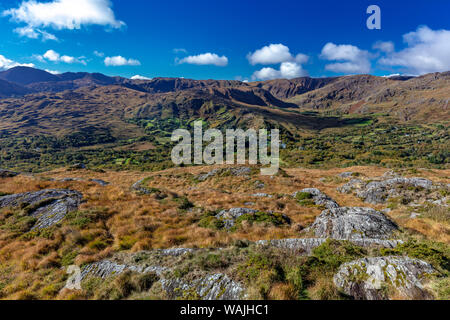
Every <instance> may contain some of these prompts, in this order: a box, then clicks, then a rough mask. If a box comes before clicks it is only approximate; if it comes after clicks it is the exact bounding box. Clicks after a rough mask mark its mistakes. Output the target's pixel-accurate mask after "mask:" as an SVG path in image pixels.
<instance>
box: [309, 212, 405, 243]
mask: <svg viewBox="0 0 450 320" xmlns="http://www.w3.org/2000/svg"><path fill="white" fill-rule="evenodd" d="M397 229H398V227H397V225H396V224H395V223H394V222H392V221H391V220H390V219H389V218H388V217H386V216H385V215H384V214H383V213H381V212H379V211H376V210H374V209H371V208H360V207H341V208H334V209H328V210H325V211H323V212H322V213H321V214H320V215H319V216H318V217H317V219H316V220H315V222H314V223H313V225H312V226H311V227H310V230H312V231H313V232H314V233H315V236H316V237H319V238H332V239H340V240H354V239H389V238H390V237H391V236H392V234H393V232H394V231H396V230H397Z"/></svg>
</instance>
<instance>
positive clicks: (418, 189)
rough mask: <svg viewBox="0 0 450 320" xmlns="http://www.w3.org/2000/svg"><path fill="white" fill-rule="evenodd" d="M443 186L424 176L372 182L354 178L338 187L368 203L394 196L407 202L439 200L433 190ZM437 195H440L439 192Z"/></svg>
mask: <svg viewBox="0 0 450 320" xmlns="http://www.w3.org/2000/svg"><path fill="white" fill-rule="evenodd" d="M379 179H385V178H384V177H381V178H379ZM441 187H442V188H444V189H445V186H438V185H436V186H435V185H433V182H432V181H431V180H428V179H424V178H389V179H386V180H381V181H370V182H368V181H363V180H361V179H353V180H351V181H349V182H348V183H346V184H345V185H343V186H342V187H340V188H338V191H339V192H341V193H352V192H353V193H355V194H356V195H357V196H358V197H359V198H361V199H362V200H364V201H365V202H366V203H370V204H383V203H386V202H387V201H389V200H390V199H393V198H402V199H404V201H406V202H414V201H420V200H427V199H432V200H438V199H436V197H433V194H432V192H433V191H435V190H438V189H439V188H441ZM436 196H439V195H438V193H437V194H436Z"/></svg>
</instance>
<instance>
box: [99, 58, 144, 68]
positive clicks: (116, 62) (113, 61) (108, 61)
mask: <svg viewBox="0 0 450 320" xmlns="http://www.w3.org/2000/svg"><path fill="white" fill-rule="evenodd" d="M104 62H105V66H107V67H120V66H140V65H141V63H140V62H139V60H136V59H127V58H124V57H122V56H115V57H106V58H105V61H104Z"/></svg>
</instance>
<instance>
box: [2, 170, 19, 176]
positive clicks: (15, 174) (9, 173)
mask: <svg viewBox="0 0 450 320" xmlns="http://www.w3.org/2000/svg"><path fill="white" fill-rule="evenodd" d="M17 175H19V174H18V173H17V172H13V171H9V170H4V169H0V178H12V177H15V176H17Z"/></svg>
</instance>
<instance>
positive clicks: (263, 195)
mask: <svg viewBox="0 0 450 320" xmlns="http://www.w3.org/2000/svg"><path fill="white" fill-rule="evenodd" d="M252 197H255V198H273V196H272V195H271V194H267V193H262V192H260V193H254V194H252Z"/></svg>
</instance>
